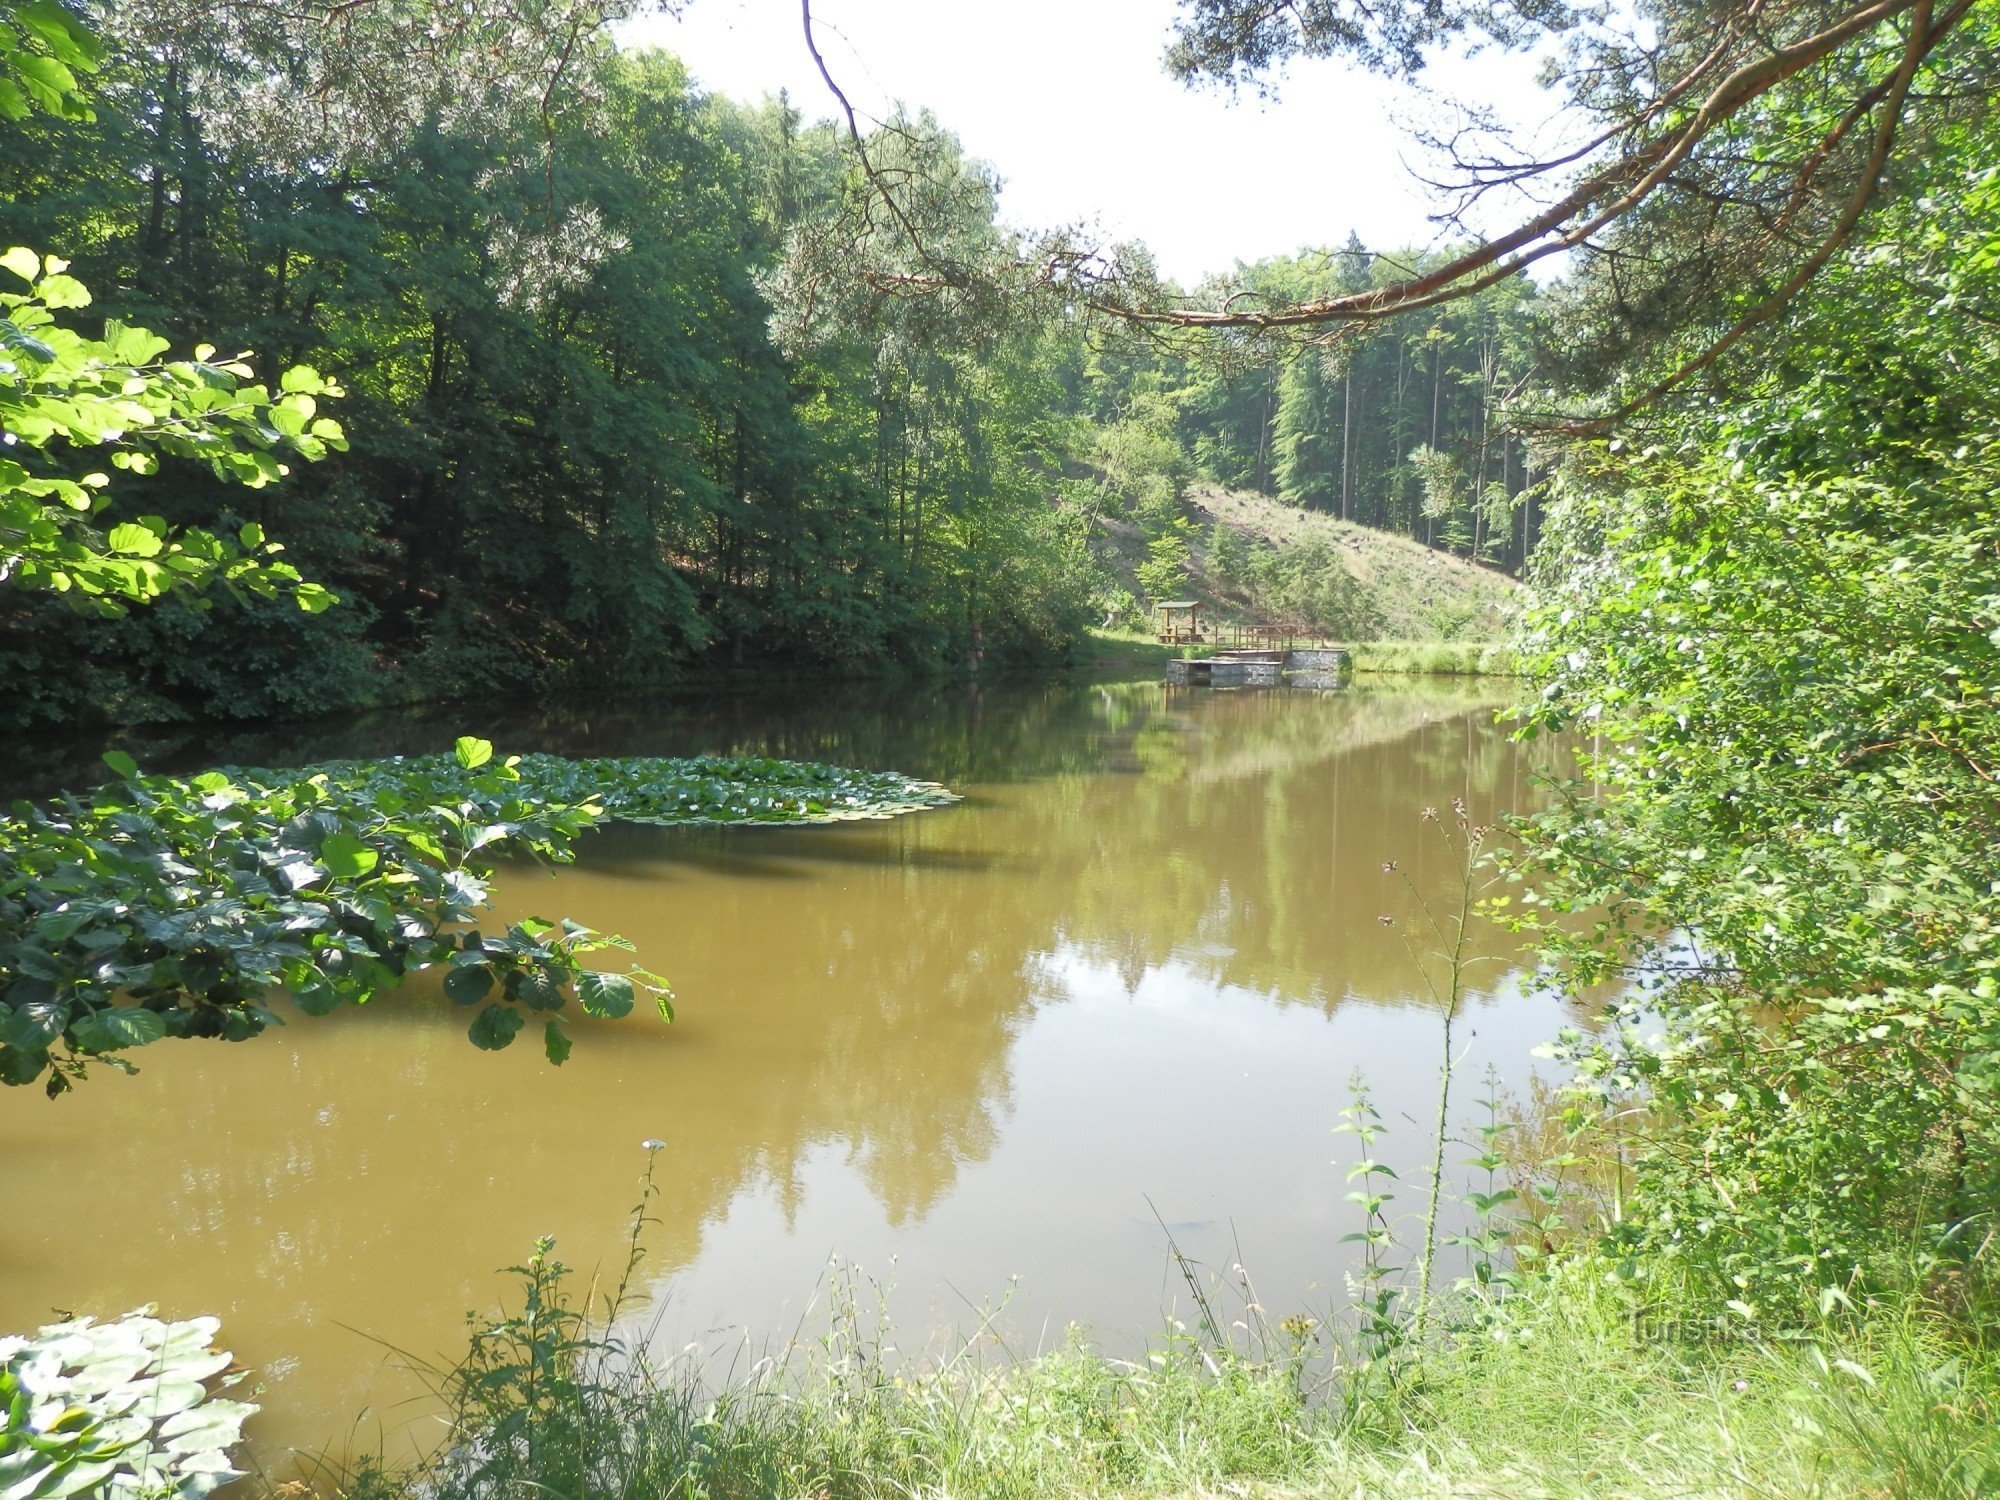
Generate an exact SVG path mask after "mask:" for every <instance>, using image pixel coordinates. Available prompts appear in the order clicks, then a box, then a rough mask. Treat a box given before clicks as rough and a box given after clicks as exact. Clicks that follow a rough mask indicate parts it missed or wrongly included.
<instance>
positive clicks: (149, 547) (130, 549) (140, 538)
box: [104, 521, 166, 557]
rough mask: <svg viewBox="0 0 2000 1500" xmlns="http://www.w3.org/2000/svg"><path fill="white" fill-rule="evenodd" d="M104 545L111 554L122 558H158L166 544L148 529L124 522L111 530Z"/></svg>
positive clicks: (134, 522)
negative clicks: (117, 554)
mask: <svg viewBox="0 0 2000 1500" xmlns="http://www.w3.org/2000/svg"><path fill="white" fill-rule="evenodd" d="M104 544H105V545H106V546H107V547H109V548H110V549H111V550H112V551H113V552H116V553H119V554H120V555H121V556H124V557H158V556H159V555H160V551H161V549H162V548H164V547H165V546H166V543H165V542H163V541H161V540H160V538H159V535H158V534H157V533H156V532H154V531H153V530H152V529H151V528H150V527H146V526H141V525H140V524H139V523H138V522H136V521H126V522H124V523H123V524H122V525H118V526H114V527H112V528H111V533H110V535H108V536H107V537H105V539H104Z"/></svg>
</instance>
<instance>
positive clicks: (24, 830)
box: [0, 739, 953, 1095]
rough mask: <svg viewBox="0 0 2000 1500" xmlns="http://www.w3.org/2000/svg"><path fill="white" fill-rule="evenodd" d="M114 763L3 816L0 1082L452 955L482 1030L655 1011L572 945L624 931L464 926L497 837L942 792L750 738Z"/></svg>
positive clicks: (497, 1043)
mask: <svg viewBox="0 0 2000 1500" xmlns="http://www.w3.org/2000/svg"><path fill="white" fill-rule="evenodd" d="M106 759H107V761H108V762H109V763H110V764H111V765H112V767H113V769H114V770H117V771H118V772H119V773H120V779H119V780H117V781H115V782H112V783H110V784H108V785H106V786H103V787H99V788H97V789H95V790H94V791H92V792H90V793H88V794H83V795H69V796H65V797H62V798H59V799H57V800H55V801H53V802H49V803H44V804H27V803H21V804H17V805H16V806H15V807H14V808H13V810H12V811H11V813H9V814H8V815H7V816H5V817H4V818H0V1082H5V1083H8V1084H16V1085H19V1084H28V1083H33V1082H36V1081H42V1082H43V1083H44V1086H45V1087H46V1088H47V1089H48V1091H49V1092H50V1093H51V1094H52V1095H53V1094H57V1093H61V1092H62V1091H64V1090H65V1089H67V1088H69V1087H70V1086H72V1084H73V1083H75V1082H76V1081H77V1080H78V1079H80V1078H82V1077H83V1076H85V1072H86V1069H87V1066H88V1064H89V1063H90V1062H92V1061H101V1062H104V1063H106V1064H108V1065H110V1066H113V1067H118V1068H124V1069H127V1070H129V1067H130V1064H129V1063H128V1062H127V1061H126V1060H125V1059H124V1058H123V1057H122V1056H120V1055H119V1054H121V1053H123V1052H125V1051H126V1050H128V1049H130V1048H132V1047H136V1046H141V1045H144V1044H147V1043H150V1042H155V1041H159V1040H162V1039H164V1038H168V1037H218V1038H222V1039H225V1040H230V1041H241V1040H244V1039H246V1038H248V1037H251V1036H255V1035H257V1034H258V1033H259V1032H261V1031H263V1030H264V1029H266V1028H267V1027H269V1026H272V1025H275V1024H279V1023H280V1017H279V1016H278V1015H277V1014H276V1013H275V1012H274V1011H272V1010H271V1009H270V1007H269V1006H268V1004H267V1003H266V1001H267V1000H268V998H269V997H270V996H271V995H272V994H273V993H274V992H277V991H286V992H289V993H290V995H291V996H292V998H293V999H294V1001H295V1002H296V1003H297V1005H298V1006H299V1008H300V1009H302V1010H304V1011H305V1012H307V1013H308V1014H311V1015H323V1014H326V1013H328V1012H330V1011H332V1010H334V1009H335V1008H336V1007H338V1006H340V1005H343V1004H363V1003H366V1002H367V1001H369V1000H371V999H372V998H374V996H376V995H377V994H379V993H380V992H381V991H383V990H384V989H386V988H389V987H391V986H393V985H395V984H397V983H398V982H400V981H401V980H402V979H403V978H404V977H405V976H406V975H408V974H411V973H415V972H419V971H422V970H425V969H438V968H441V969H443V971H444V992H445V994H446V995H447V996H448V997H449V998H450V999H451V1000H453V1001H455V1002H457V1003H458V1004H461V1005H464V1006H467V1007H476V1009H475V1011H474V1014H473V1017H472V1020H471V1023H470V1027H469V1031H470V1035H471V1038H472V1040H473V1042H474V1043H475V1044H476V1045H478V1046H481V1047H485V1048H488V1049H495V1050H497V1049H499V1048H501V1047H505V1046H507V1045H508V1044H510V1043H511V1042H512V1041H513V1040H514V1038H515V1037H516V1036H517V1035H518V1034H519V1033H520V1032H521V1031H522V1030H523V1029H524V1028H525V1027H526V1026H527V1025H528V1024H530V1022H531V1021H538V1022H539V1023H540V1026H541V1032H542V1041H543V1046H544V1050H545V1051H546V1053H547V1055H548V1057H549V1059H550V1061H552V1062H557V1063H560V1062H561V1061H563V1060H564V1058H566V1057H567V1056H568V1055H569V1050H570V1041H569V1038H568V1036H567V1034H566V1033H565V1032H564V1030H563V1026H562V1022H561V1012H562V1011H563V1010H564V1008H565V1005H566V1002H567V1001H568V1000H569V999H570V998H571V997H572V996H573V997H574V998H575V999H576V1000H577V1002H578V1004H579V1005H580V1007H581V1008H582V1009H583V1010H584V1011H585V1012H586V1013H588V1014H591V1015H596V1016H603V1017H607V1018H616V1017H620V1016H624V1015H626V1014H628V1013H629V1012H630V1011H631V1010H632V1008H633V1006H634V1004H635V1003H636V1000H637V998H638V997H639V996H640V995H641V994H647V995H650V996H652V997H653V998H654V999H655V1001H656V1002H657V1004H658V1006H659V1008H660V1011H661V1013H662V1015H665V1016H667V1017H669V1018H671V1015H672V1008H671V994H670V992H669V990H668V987H667V984H666V981H665V980H663V979H661V978H660V977H659V976H658V975H656V974H652V973H649V972H647V971H646V970H643V969H640V968H637V967H630V968H628V969H627V970H626V971H624V972H612V971H607V970H603V969H598V968H595V967H589V966H586V964H585V962H584V960H585V958H586V957H587V956H589V955H591V954H593V953H597V952H601V951H603V950H606V949H615V948H629V947H630V945H629V944H628V943H625V942H624V941H623V940H622V939H619V938H615V937H610V936H607V935H604V934H601V933H597V932H593V931H591V930H590V929H589V928H587V927H584V926H582V925H581V924H579V923H576V922H573V921H560V922H552V921H542V920H539V919H535V918H528V919H525V920H523V921H520V922H516V923H513V924H510V925H508V926H506V927H504V928H503V929H501V930H498V931H491V932H488V931H482V930H480V929H479V928H478V927H477V926H476V925H474V923H475V920H476V918H477V917H478V916H479V914H480V913H481V912H482V911H484V910H485V909H486V908H487V907H488V904H489V901H488V898H489V890H490V881H491V877H492V873H493V870H494V867H495V864H496V862H497V861H498V860H499V859H500V858H502V857H530V858H537V859H543V860H549V861H557V862H560V861H566V860H568V859H569V858H570V857H571V855H572V851H573V848H574V844H575V841H576V839H577V837H578V835H579V834H581V833H582V832H583V831H585V830H586V829H588V828H590V827H592V826H593V825H595V824H596V823H598V822H601V821H605V820H607V819H620V820H626V821H632V822H644V823H656V824H673V823H708V824H715V823H791V824H797V823H826V822H834V821H839V820H845V819H853V818H868V817H888V816H893V815H895V814H897V813H900V812H907V811H912V810H915V809H918V808H923V807H932V806H937V805H939V804H941V803H944V802H948V801H951V800H953V799H952V797H951V794H950V793H948V792H946V791H945V790H944V789H943V788H941V787H938V786H936V785H935V784H933V783H930V782H923V781H916V780H912V779H910V778H908V777H903V776H898V775H893V774H888V773H880V772H864V771H855V770H847V769H843V768H839V767H832V766H823V765H806V764H800V763H796V762H788V761H774V760H763V759H719V758H704V759H693V760H668V759H658V758H627V759H592V760H568V759H564V758H562V757H559V756H551V755H532V756H522V757H513V758H509V759H507V760H505V761H499V760H495V759H494V756H493V750H492V746H491V745H489V744H487V743H486V742H485V741H483V740H476V739H464V740H461V741H459V743H458V747H457V750H456V752H455V753H454V754H451V755H444V756H421V757H411V758H395V759H388V760H374V761H340V762H333V763H329V764H325V765H321V766H318V767H314V768H309V769H307V770H295V771H263V770H241V769H225V770H217V771H210V772H207V773H205V774H203V775H200V776H195V777H193V778H190V779H186V780H183V779H180V778H176V777H169V776H141V775H139V774H138V769H137V767H136V766H135V765H133V764H132V762H131V760H130V759H129V758H128V757H125V756H123V755H122V754H117V753H114V754H113V755H111V756H108V757H106Z"/></svg>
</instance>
